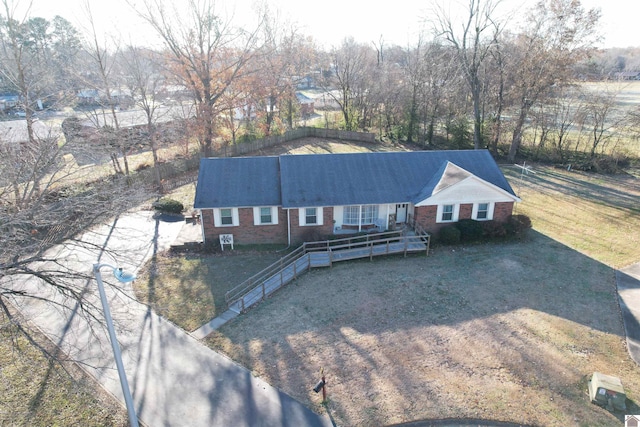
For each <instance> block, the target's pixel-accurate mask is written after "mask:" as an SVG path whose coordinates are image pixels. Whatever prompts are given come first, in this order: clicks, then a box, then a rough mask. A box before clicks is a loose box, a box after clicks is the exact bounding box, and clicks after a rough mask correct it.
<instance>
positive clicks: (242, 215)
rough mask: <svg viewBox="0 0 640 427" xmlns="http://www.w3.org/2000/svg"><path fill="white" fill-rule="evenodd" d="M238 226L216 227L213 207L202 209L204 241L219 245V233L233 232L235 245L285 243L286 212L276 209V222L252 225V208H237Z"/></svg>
mask: <svg viewBox="0 0 640 427" xmlns="http://www.w3.org/2000/svg"><path fill="white" fill-rule="evenodd" d="M238 219H239V225H238V226H231V227H230V226H225V227H216V226H215V224H214V221H213V209H203V210H202V224H203V225H204V236H205V242H206V243H207V244H211V245H214V246H219V245H220V240H219V236H220V235H221V234H233V243H234V244H237V245H247V244H265V243H276V244H286V243H287V212H286V211H284V210H282V209H278V224H275V225H254V224H253V208H238Z"/></svg>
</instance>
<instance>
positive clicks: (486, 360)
mask: <svg viewBox="0 0 640 427" xmlns="http://www.w3.org/2000/svg"><path fill="white" fill-rule="evenodd" d="M623 341H624V330H623V328H622V322H621V317H620V311H619V306H618V300H617V294H616V289H615V275H614V270H613V269H611V268H610V267H607V266H606V265H603V264H602V263H600V262H598V261H596V260H594V259H592V258H589V257H587V256H585V255H583V254H581V253H578V252H576V251H574V250H572V249H570V248H568V247H566V246H564V245H562V244H561V243H559V242H557V241H555V240H553V239H550V238H548V237H546V236H544V235H541V234H539V233H536V232H534V231H532V232H531V234H530V236H529V238H528V239H527V240H526V241H523V242H511V243H503V244H479V245H470V246H459V247H439V248H436V249H435V251H434V254H432V255H431V256H430V257H428V258H425V257H424V255H423V256H416V257H408V258H406V259H405V258H401V257H393V258H378V259H374V261H373V262H370V261H368V260H367V261H352V262H348V263H336V264H334V266H333V267H332V268H331V269H326V270H313V271H312V272H311V273H307V274H306V275H304V276H302V277H300V278H299V279H298V280H297V281H295V282H293V283H292V284H290V285H288V286H287V287H285V288H283V289H281V290H280V291H278V292H276V293H275V294H274V295H273V296H272V297H271V298H269V299H268V300H267V301H265V302H264V303H262V304H261V305H258V306H257V307H256V308H255V309H253V310H251V311H250V312H248V313H247V314H246V315H243V316H240V317H239V318H237V319H235V320H234V321H232V322H231V323H230V324H228V325H225V326H223V327H222V328H221V330H220V331H219V333H218V334H217V335H216V337H214V338H212V339H211V341H210V343H213V344H212V345H214V347H217V348H222V349H223V350H224V351H225V352H227V354H231V355H232V357H239V358H241V359H242V360H245V361H249V362H248V363H250V366H252V369H255V370H256V371H257V372H259V373H261V374H263V375H264V376H266V377H267V378H268V379H269V381H272V382H273V383H275V384H276V385H278V386H279V387H282V388H283V389H284V390H291V391H292V393H293V395H294V397H296V398H299V399H301V400H303V401H305V402H308V404H311V402H312V401H313V400H312V397H313V396H309V394H308V392H301V391H300V384H301V383H303V382H308V378H311V377H313V376H314V375H315V374H316V373H317V371H318V370H319V368H320V367H321V366H324V367H326V369H327V370H328V372H330V373H331V374H332V375H333V376H336V377H337V378H339V379H340V382H341V383H342V384H339V385H336V390H335V393H336V394H337V395H338V396H336V397H335V398H334V399H332V401H331V402H332V405H333V407H334V409H335V410H336V411H337V413H338V419H339V420H340V421H341V422H342V423H344V424H347V425H351V424H359V423H360V424H362V423H365V424H370V425H374V424H375V425H382V424H388V423H387V422H385V420H386V419H388V418H387V417H388V415H387V414H388V413H389V412H391V413H395V411H397V410H396V409H393V406H394V405H397V406H400V407H406V408H405V409H404V411H406V413H407V414H409V415H408V416H409V417H410V418H409V419H411V418H413V419H415V418H425V417H424V416H422V417H421V415H423V414H424V413H425V412H429V413H432V414H440V415H441V417H442V416H443V415H444V416H443V418H448V417H449V416H450V415H447V414H451V413H457V414H460V416H462V417H465V416H467V417H468V416H469V415H472V414H473V411H476V410H477V411H487V410H489V411H490V413H494V414H503V416H500V417H498V418H499V419H503V420H505V419H508V418H506V417H507V416H508V415H504V414H509V413H511V412H513V414H515V413H517V411H516V410H514V409H509V408H508V407H507V405H515V406H516V407H517V406H519V405H521V404H522V403H518V402H521V401H525V400H527V399H529V400H530V401H531V402H533V405H534V406H537V407H538V409H537V410H538V411H539V412H540V413H542V414H546V413H557V414H560V415H559V417H560V419H565V420H570V421H573V419H574V418H575V419H585V417H588V418H593V417H595V418H593V419H594V422H596V423H602V425H607V424H608V423H610V422H611V419H612V418H611V417H612V416H611V414H608V413H606V411H604V412H602V411H599V410H598V408H592V407H591V405H587V403H588V399H587V398H586V389H585V387H583V384H582V382H581V381H582V378H583V377H584V376H585V375H587V374H588V373H591V372H593V371H596V370H600V371H602V370H605V371H607V372H608V373H610V374H612V375H616V376H620V377H621V379H622V381H623V383H624V384H625V387H627V386H628V387H629V389H630V390H631V392H632V397H633V390H635V389H640V375H638V373H637V372H636V371H635V364H633V363H632V362H631V361H630V359H629V358H628V354H627V353H626V351H625V350H626V349H621V348H620V347H619V344H618V343H620V342H623ZM614 347H615V351H614ZM256 348H260V351H259V352H256ZM619 358H622V360H621V361H619V360H620V359H619ZM389 359H392V360H393V363H391V364H390V363H389ZM263 366H277V367H278V369H277V370H274V369H269V370H265V371H263ZM431 375H434V376H435V377H434V378H430V376H431ZM445 377H449V378H451V384H450V385H447V383H444V382H443V380H442V378H445ZM334 383H335V380H334ZM381 384H384V386H383V387H381ZM514 389H515V390H518V392H517V393H516V394H518V393H522V395H519V394H518V396H519V397H518V398H517V399H515V400H513V398H512V397H511V396H510V394H513V393H514V391H513V390H514ZM367 390H368V391H367ZM426 390H429V392H428V393H426V392H425V391H426ZM508 390H511V391H508ZM385 394H386V395H387V396H391V397H387V398H383V397H381V396H382V395H385ZM347 395H348V397H347ZM396 395H397V396H396ZM427 395H428V397H427ZM541 396H542V397H541ZM461 397H464V399H468V400H465V401H460V400H459V399H460V398H461ZM345 399H348V400H350V401H353V400H357V401H358V402H360V405H358V406H359V408H360V409H358V411H360V412H359V413H358V415H357V416H358V417H361V418H355V419H354V418H352V417H354V414H353V409H348V407H343V405H342V404H341V402H344V401H345ZM385 399H386V400H385ZM512 401H513V403H512ZM365 402H369V403H367V404H365ZM393 402H395V403H393ZM500 402H503V403H500ZM367 405H369V406H371V408H372V409H371V411H369V412H367V411H365V409H366V406H367ZM412 408H414V409H412ZM415 408H421V409H419V410H415ZM443 408H446V409H443ZM510 411H511V412H510ZM533 412H534V411H530V413H529V415H528V419H527V418H523V420H524V422H526V423H528V424H547V423H548V422H549V420H550V419H553V418H545V416H543V417H542V418H537V417H539V416H538V415H536V414H534V413H533ZM513 414H512V416H513ZM562 417H565V418H562ZM598 420H599V421H598Z"/></svg>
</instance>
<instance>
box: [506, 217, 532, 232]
mask: <svg viewBox="0 0 640 427" xmlns="http://www.w3.org/2000/svg"><path fill="white" fill-rule="evenodd" d="M506 228H507V232H508V234H512V235H519V234H523V233H525V232H526V231H527V230H528V229H530V228H531V218H529V217H528V216H526V215H511V216H510V217H509V220H508V221H507V224H506Z"/></svg>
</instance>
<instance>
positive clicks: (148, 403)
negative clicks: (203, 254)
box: [12, 211, 332, 427]
mask: <svg viewBox="0 0 640 427" xmlns="http://www.w3.org/2000/svg"><path fill="white" fill-rule="evenodd" d="M183 224H184V221H174V222H165V221H161V220H160V219H157V218H154V217H153V213H152V212H148V211H147V212H144V211H142V212H136V213H130V214H126V215H123V216H121V217H119V218H116V220H114V222H113V223H112V224H108V225H105V226H103V227H100V228H99V229H96V230H94V231H92V232H88V233H85V234H84V235H83V236H82V238H81V239H80V240H81V241H83V242H87V243H89V244H90V245H93V246H90V245H86V244H76V243H71V242H68V243H67V244H66V245H61V246H59V247H56V248H54V249H53V250H52V251H51V253H50V254H49V255H51V256H52V257H53V258H55V259H57V260H58V262H60V263H64V264H65V265H66V267H68V268H69V269H70V270H73V271H78V272H84V273H86V274H91V273H90V272H91V268H92V265H93V263H95V262H96V260H99V262H101V263H108V264H111V265H114V266H121V267H124V268H125V269H129V270H132V269H134V270H135V269H137V268H139V267H140V266H141V265H142V264H143V263H144V262H145V261H146V260H148V259H149V258H150V257H152V256H153V255H154V254H155V253H158V252H161V251H162V250H164V249H166V248H168V247H169V245H170V244H171V243H172V242H173V241H174V240H175V239H176V238H177V236H178V234H179V232H180V230H181V228H182V225H183ZM99 248H102V250H100V249H99ZM102 276H103V279H104V281H105V283H114V281H115V280H114V279H112V278H111V277H110V276H111V274H110V272H109V271H108V269H107V268H105V269H104V271H103V274H102ZM12 286H14V287H16V288H21V289H23V290H26V291H27V292H29V294H31V295H42V296H45V297H46V298H50V299H54V300H55V301H57V302H58V303H60V306H57V305H54V304H52V303H46V302H44V301H42V300H38V301H35V300H33V299H20V300H17V305H18V309H19V310H20V311H21V312H22V313H23V314H24V315H25V317H26V318H27V319H29V320H30V321H31V322H32V324H34V325H36V326H37V327H38V328H39V329H40V330H41V331H42V332H44V333H45V334H46V335H47V336H48V337H49V338H50V339H51V340H52V341H53V342H54V343H55V344H57V345H58V346H59V347H60V348H61V349H62V350H63V351H64V352H65V353H66V354H68V355H69V356H70V358H71V359H72V360H76V361H78V362H79V363H80V365H81V366H82V367H83V368H84V369H85V370H86V371H87V372H88V373H89V374H90V375H92V376H93V377H94V378H96V380H97V381H98V382H99V383H100V384H101V385H102V386H103V387H104V388H105V389H106V390H107V391H108V392H110V393H111V394H113V395H114V396H116V397H117V398H118V399H119V400H120V401H121V402H124V399H123V397H122V391H121V388H120V382H119V379H118V374H117V371H116V369H115V362H114V359H113V355H112V352H111V347H110V344H109V340H108V336H107V334H106V330H105V328H104V326H103V323H104V322H103V321H102V319H103V314H102V312H101V311H99V310H98V311H95V312H92V314H93V315H95V319H92V318H91V316H86V315H80V314H81V311H80V310H79V307H78V306H77V305H76V301H75V300H65V299H64V298H63V297H61V296H60V295H55V294H52V293H50V292H47V291H48V287H45V286H42V285H41V283H40V282H39V281H38V279H34V278H29V279H25V280H23V281H21V282H19V283H18V282H14V283H13V284H12ZM78 286H79V287H81V288H84V289H86V291H87V292H88V298H89V300H90V301H91V302H92V303H93V304H95V307H98V306H99V300H98V297H97V292H96V288H97V286H96V283H95V280H93V279H92V278H90V279H88V280H87V281H86V282H85V283H82V282H81V283H78ZM120 287H121V288H122V289H121V290H122V292H116V291H115V289H114V287H112V286H107V289H106V291H107V297H108V299H109V304H110V307H111V310H112V315H113V319H114V323H115V329H116V335H117V337H118V340H119V342H120V346H121V348H122V355H123V362H124V366H125V370H126V372H127V376H128V380H129V385H130V388H131V392H132V395H133V400H134V404H135V409H136V413H137V414H138V417H139V418H140V420H141V422H142V423H143V424H146V425H149V426H153V427H156V426H179V425H188V426H192V427H197V426H207V427H210V426H240V427H241V426H252V427H253V426H331V425H332V423H331V420H330V419H329V417H328V416H320V415H317V414H315V413H314V412H312V411H311V410H310V409H308V408H307V407H305V406H304V405H302V404H301V403H300V402H298V401H296V400H294V399H293V398H291V397H290V396H288V395H287V394H285V393H282V392H280V391H279V390H277V389H276V388H274V387H272V386H270V385H269V384H267V383H266V382H265V381H263V380H261V379H259V378H256V377H254V376H253V375H252V374H251V372H249V371H248V370H247V369H246V368H244V367H243V366H241V365H239V364H237V363H235V362H234V361H232V360H230V359H229V358H227V357H225V356H223V355H221V354H219V353H217V352H215V351H213V350H211V349H209V348H208V347H206V346H204V345H202V344H201V343H200V342H199V341H197V340H196V339H194V338H193V337H191V336H189V335H188V334H187V333H186V332H185V331H183V330H182V329H180V328H178V327H176V326H175V325H173V324H172V323H170V322H168V321H166V320H165V319H163V318H161V317H159V316H157V315H156V314H155V313H153V311H151V310H150V309H148V307H147V306H146V305H143V304H141V303H138V302H137V301H136V300H135V298H133V290H132V288H131V285H130V284H128V285H121V286H120ZM85 307H88V308H89V310H92V307H89V306H85ZM94 310H96V309H94ZM313 380H314V379H312V378H310V379H309V381H310V387H311V386H312V385H313V384H311V382H313Z"/></svg>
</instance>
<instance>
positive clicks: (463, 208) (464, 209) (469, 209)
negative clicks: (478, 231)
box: [458, 203, 473, 219]
mask: <svg viewBox="0 0 640 427" xmlns="http://www.w3.org/2000/svg"><path fill="white" fill-rule="evenodd" d="M471 214H473V204H472V203H466V204H465V203H463V204H461V205H460V214H459V215H458V219H471Z"/></svg>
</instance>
